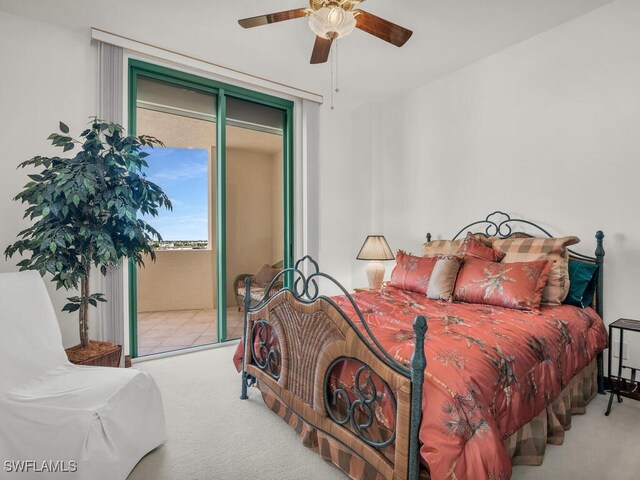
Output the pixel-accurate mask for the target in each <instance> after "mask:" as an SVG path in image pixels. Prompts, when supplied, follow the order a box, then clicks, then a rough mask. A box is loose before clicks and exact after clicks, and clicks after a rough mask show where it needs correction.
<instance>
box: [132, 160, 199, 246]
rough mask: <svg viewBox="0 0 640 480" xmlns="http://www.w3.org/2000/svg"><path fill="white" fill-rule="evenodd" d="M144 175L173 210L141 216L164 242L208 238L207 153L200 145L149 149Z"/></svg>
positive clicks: (162, 210)
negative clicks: (160, 189)
mask: <svg viewBox="0 0 640 480" xmlns="http://www.w3.org/2000/svg"><path fill="white" fill-rule="evenodd" d="M143 150H144V151H146V152H148V153H149V154H150V155H149V156H148V157H147V162H148V163H149V168H148V169H146V170H145V173H146V175H147V178H148V179H149V180H151V181H152V182H154V183H157V184H158V185H159V186H160V188H162V189H163V190H164V192H165V193H166V194H167V195H168V197H169V199H170V200H171V203H173V210H172V211H169V210H166V209H161V210H160V213H159V215H158V216H157V217H150V216H142V217H141V218H142V219H143V220H145V221H146V222H148V223H149V224H150V225H151V226H152V227H153V228H155V229H156V230H158V232H160V235H161V236H162V239H163V240H165V241H172V240H205V241H206V240H207V239H208V236H209V235H208V209H207V204H208V199H209V196H208V191H207V189H208V164H209V153H208V151H207V150H206V149H200V148H161V147H157V148H153V149H152V148H148V147H145V148H144V149H143Z"/></svg>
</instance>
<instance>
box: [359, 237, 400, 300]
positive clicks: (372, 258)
mask: <svg viewBox="0 0 640 480" xmlns="http://www.w3.org/2000/svg"><path fill="white" fill-rule="evenodd" d="M394 258H395V257H394V256H393V253H391V249H390V248H389V244H388V243H387V241H386V240H385V238H384V236H383V235H369V236H368V237H367V239H366V240H365V241H364V243H363V244H362V248H361V249H360V252H359V253H358V256H357V257H356V259H357V260H369V263H368V265H367V280H368V281H369V288H370V289H371V290H380V288H382V280H384V265H382V263H380V262H383V261H385V260H393V259H394Z"/></svg>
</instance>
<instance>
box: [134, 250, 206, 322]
mask: <svg viewBox="0 0 640 480" xmlns="http://www.w3.org/2000/svg"><path fill="white" fill-rule="evenodd" d="M156 255H157V260H156V262H155V263H154V262H152V261H151V259H150V258H145V261H144V263H145V265H146V267H144V268H138V311H139V312H156V311H164V310H200V309H211V308H215V304H214V291H215V275H214V268H213V265H214V264H213V252H212V251H211V250H162V251H158V252H156Z"/></svg>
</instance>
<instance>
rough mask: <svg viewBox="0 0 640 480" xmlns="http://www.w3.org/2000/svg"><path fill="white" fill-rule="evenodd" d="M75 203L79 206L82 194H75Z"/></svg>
mask: <svg viewBox="0 0 640 480" xmlns="http://www.w3.org/2000/svg"><path fill="white" fill-rule="evenodd" d="M73 204H74V205H75V206H76V207H77V206H78V205H79V204H80V195H78V194H77V193H76V194H75V195H74V196H73Z"/></svg>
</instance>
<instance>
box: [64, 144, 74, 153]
mask: <svg viewBox="0 0 640 480" xmlns="http://www.w3.org/2000/svg"><path fill="white" fill-rule="evenodd" d="M73 147H74V145H73V143H72V142H69V143H66V144H65V146H64V148H63V149H62V151H63V152H68V151H69V150H73Z"/></svg>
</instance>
